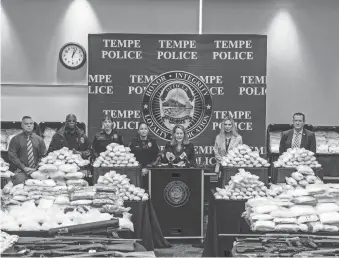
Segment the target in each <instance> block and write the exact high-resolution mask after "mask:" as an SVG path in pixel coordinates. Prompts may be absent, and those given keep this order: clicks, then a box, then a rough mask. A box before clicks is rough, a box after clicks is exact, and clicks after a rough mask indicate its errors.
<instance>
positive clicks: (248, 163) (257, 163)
mask: <svg viewBox="0 0 339 258" xmlns="http://www.w3.org/2000/svg"><path fill="white" fill-rule="evenodd" d="M221 165H222V166H223V167H269V166H270V164H269V163H268V161H267V160H266V159H263V158H261V157H260V155H259V152H257V151H252V150H251V148H250V147H249V146H247V145H245V144H242V145H238V146H237V147H236V148H234V149H232V150H230V151H229V152H228V153H227V155H226V156H225V157H222V161H221Z"/></svg>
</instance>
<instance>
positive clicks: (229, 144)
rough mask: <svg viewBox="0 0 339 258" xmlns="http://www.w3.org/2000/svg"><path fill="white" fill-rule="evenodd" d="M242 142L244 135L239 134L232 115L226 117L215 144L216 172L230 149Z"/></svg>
mask: <svg viewBox="0 0 339 258" xmlns="http://www.w3.org/2000/svg"><path fill="white" fill-rule="evenodd" d="M240 144H242V137H241V136H240V135H239V134H238V130H237V127H236V125H235V123H234V120H233V119H232V118H231V117H226V118H225V119H224V121H223V122H222V123H221V127H220V133H219V134H218V135H217V137H216V139H215V144H214V148H213V150H214V154H215V159H216V161H217V164H216V166H215V172H216V173H219V170H220V163H221V161H222V157H224V156H226V154H227V153H228V151H230V150H232V149H234V148H236V147H237V146H238V145H240Z"/></svg>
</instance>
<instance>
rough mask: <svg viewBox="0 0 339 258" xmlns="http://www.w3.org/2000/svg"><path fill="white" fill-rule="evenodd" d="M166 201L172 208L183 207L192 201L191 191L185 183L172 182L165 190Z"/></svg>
mask: <svg viewBox="0 0 339 258" xmlns="http://www.w3.org/2000/svg"><path fill="white" fill-rule="evenodd" d="M164 199H165V201H166V203H167V204H168V205H170V206H173V207H180V206H183V205H185V204H186V203H187V202H188V201H189V199H190V190H189V188H188V186H187V185H186V184H185V183H184V182H182V181H172V182H170V183H168V184H167V185H166V187H165V189H164Z"/></svg>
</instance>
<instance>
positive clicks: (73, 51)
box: [72, 49, 77, 58]
mask: <svg viewBox="0 0 339 258" xmlns="http://www.w3.org/2000/svg"><path fill="white" fill-rule="evenodd" d="M75 52H77V50H76V49H74V50H73V55H72V58H73V56H74V54H75Z"/></svg>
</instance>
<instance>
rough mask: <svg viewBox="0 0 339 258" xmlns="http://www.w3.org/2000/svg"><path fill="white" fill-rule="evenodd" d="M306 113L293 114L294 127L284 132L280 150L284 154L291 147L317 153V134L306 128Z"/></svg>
mask: <svg viewBox="0 0 339 258" xmlns="http://www.w3.org/2000/svg"><path fill="white" fill-rule="evenodd" d="M304 124H305V115H304V114H303V113H295V114H294V115H293V129H290V130H287V131H285V132H283V134H282V137H281V140H280V147H279V152H280V154H282V153H283V152H285V151H286V150H287V149H289V148H305V149H306V150H310V151H312V152H314V153H316V150H317V144H316V140H315V134H314V133H313V132H311V131H308V130H306V129H304Z"/></svg>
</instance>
